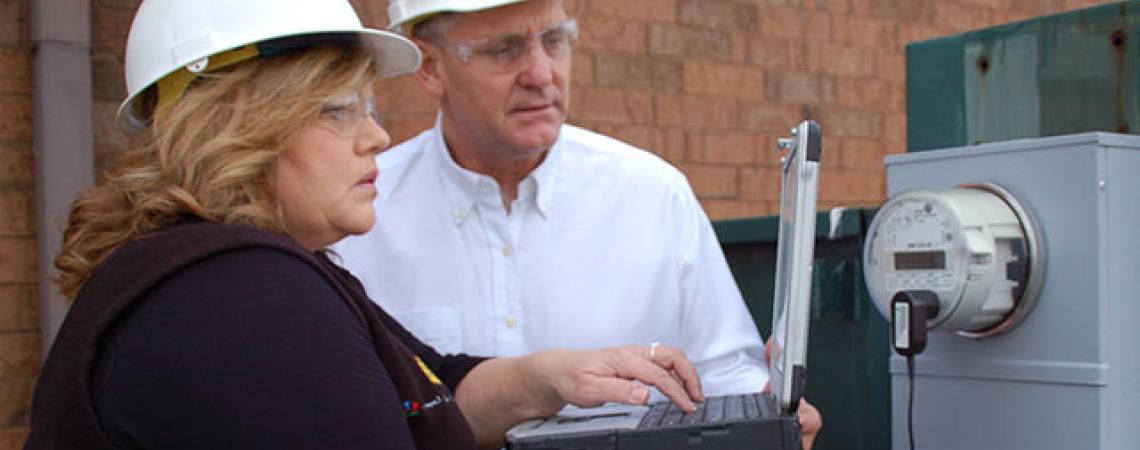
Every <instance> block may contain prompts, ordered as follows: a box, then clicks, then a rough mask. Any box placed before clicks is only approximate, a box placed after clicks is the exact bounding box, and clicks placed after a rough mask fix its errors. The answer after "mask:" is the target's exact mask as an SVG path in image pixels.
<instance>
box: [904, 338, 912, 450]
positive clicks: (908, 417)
mask: <svg viewBox="0 0 1140 450" xmlns="http://www.w3.org/2000/svg"><path fill="white" fill-rule="evenodd" d="M906 376H907V378H909V379H910V394H909V395H908V398H907V405H906V434H907V437H908V438H909V439H910V450H914V355H907V357H906Z"/></svg>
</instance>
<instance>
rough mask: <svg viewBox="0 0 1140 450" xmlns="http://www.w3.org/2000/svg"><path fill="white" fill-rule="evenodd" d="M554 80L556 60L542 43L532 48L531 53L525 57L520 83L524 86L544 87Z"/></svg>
mask: <svg viewBox="0 0 1140 450" xmlns="http://www.w3.org/2000/svg"><path fill="white" fill-rule="evenodd" d="M553 80H554V58H553V57H551V56H550V55H548V54H547V53H546V50H545V49H543V48H542V44H541V43H536V45H534V46H533V47H531V49H530V52H528V53H527V54H526V55H523V68H522V73H521V74H519V82H520V83H521V84H522V85H524V86H532V87H542V86H546V85H548V84H550V83H551V82H552V81H553Z"/></svg>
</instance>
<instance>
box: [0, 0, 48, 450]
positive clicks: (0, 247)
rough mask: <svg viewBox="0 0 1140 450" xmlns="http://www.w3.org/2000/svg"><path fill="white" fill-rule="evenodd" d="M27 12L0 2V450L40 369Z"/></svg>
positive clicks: (16, 437) (19, 439) (19, 428)
mask: <svg viewBox="0 0 1140 450" xmlns="http://www.w3.org/2000/svg"><path fill="white" fill-rule="evenodd" d="M28 12H29V11H28V2H27V1H25V0H0V449H12V448H19V446H20V445H21V444H22V443H23V440H24V436H25V433H26V431H25V430H26V427H27V424H28V406H29V405H30V403H31V398H32V387H33V385H34V383H35V377H36V373H37V372H38V371H39V364H40V342H39V315H38V314H37V312H38V306H37V304H36V283H35V282H36V237H35V227H36V224H35V220H36V219H35V209H34V208H35V184H36V180H35V176H34V175H33V174H34V173H35V160H34V159H33V158H34V156H33V151H32V61H33V51H32V45H31V36H30V28H29V22H28V20H29V16H28Z"/></svg>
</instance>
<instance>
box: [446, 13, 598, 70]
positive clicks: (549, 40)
mask: <svg viewBox="0 0 1140 450" xmlns="http://www.w3.org/2000/svg"><path fill="white" fill-rule="evenodd" d="M576 40H578V21H577V20H576V19H573V18H571V19H567V20H565V21H563V22H561V23H558V24H555V25H553V26H550V27H548V28H546V29H542V30H539V31H536V32H534V33H532V34H507V35H503V36H496V37H492V38H486V39H474V40H465V41H459V42H457V43H456V44H455V49H456V51H457V53H458V54H459V59H460V60H461V61H463V62H465V63H469V64H471V65H474V66H477V67H479V68H481V69H484V70H488V71H492V72H507V71H510V70H513V69H516V68H518V65H519V62H521V61H522V60H523V59H524V56H526V55H528V54H530V52H531V51H533V50H534V42H535V41H538V42H539V43H540V44H541V45H542V50H543V51H544V52H546V55H547V56H549V57H550V58H551V59H553V60H556V61H562V60H565V59H567V58H569V57H570V51H571V49H573V47H574V41H576Z"/></svg>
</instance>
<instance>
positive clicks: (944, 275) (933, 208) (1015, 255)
mask: <svg viewBox="0 0 1140 450" xmlns="http://www.w3.org/2000/svg"><path fill="white" fill-rule="evenodd" d="M1035 242H1036V239H1035V238H1034V237H1033V228H1032V225H1031V223H1030V222H1029V219H1028V215H1027V214H1025V211H1024V210H1023V209H1022V208H1021V206H1020V205H1019V204H1018V203H1017V201H1016V200H1015V199H1014V198H1013V197H1012V196H1011V195H1009V193H1008V192H1006V191H1005V190H1003V189H1002V188H1000V187H998V186H994V185H988V184H977V185H966V186H962V187H958V188H954V189H949V190H945V191H928V190H914V191H906V192H902V193H900V194H898V195H896V196H894V197H892V198H891V199H889V200H887V202H886V203H884V204H883V206H882V207H880V208H879V211H878V213H877V214H876V215H875V218H874V220H873V221H872V222H871V226H870V229H869V230H868V234H867V241H866V244H865V247H864V250H863V271H864V275H865V277H864V278H865V279H866V281H867V287H868V290H869V291H870V292H871V297H872V299H873V300H874V302H875V306H876V307H877V308H878V309H879V312H880V313H882V314H883V316H884V317H890V313H891V312H890V311H889V309H890V299H891V297H893V296H894V295H895V294H896V293H899V292H902V291H927V292H930V293H933V294H934V295H935V296H937V298H938V301H939V304H940V307H939V308H938V309H937V311H938V313H937V315H936V316H935V317H932V318H930V320H929V321H928V322H927V324H926V325H927V327H929V328H930V329H935V328H948V329H951V330H955V331H957V332H958V333H959V334H962V335H965V336H970V337H985V336H989V335H992V334H993V333H1000V332H1002V331H1004V330H1006V329H1008V328H1009V327H1010V326H1012V323H1014V322H1016V321H1018V320H1020V318H1022V317H1024V314H1025V313H1024V310H1027V309H1028V308H1029V307H1030V306H1031V305H1032V303H1033V300H1032V297H1035V296H1036V291H1035V290H1033V289H1027V287H1031V284H1032V283H1033V282H1034V280H1031V279H1030V278H1031V276H1030V275H1031V273H1032V269H1033V268H1036V269H1038V270H1037V272H1038V276H1037V281H1036V282H1037V283H1038V284H1039V283H1040V281H1039V279H1040V275H1039V273H1040V267H1039V264H1038V263H1039V261H1038V262H1037V263H1035V262H1034V261H1033V258H1035V257H1036V258H1040V255H1039V254H1037V251H1036V250H1035V244H1034V243H1035ZM1028 291H1031V292H1028ZM1019 310H1021V311H1019ZM1015 313H1017V314H1015Z"/></svg>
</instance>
